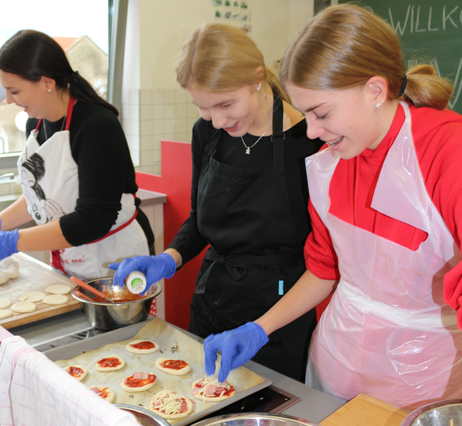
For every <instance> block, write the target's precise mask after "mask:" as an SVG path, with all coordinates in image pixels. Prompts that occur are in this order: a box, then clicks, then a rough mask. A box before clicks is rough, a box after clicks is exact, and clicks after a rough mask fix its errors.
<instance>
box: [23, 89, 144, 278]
mask: <svg viewBox="0 0 462 426" xmlns="http://www.w3.org/2000/svg"><path fill="white" fill-rule="evenodd" d="M72 108H73V99H72V98H71V100H70V102H69V108H68V112H67V116H66V127H65V130H62V131H60V132H56V133H54V134H53V136H51V137H50V138H49V139H47V140H46V141H45V142H44V143H43V144H42V145H40V144H39V143H38V142H37V139H36V135H37V132H38V130H37V129H36V130H35V131H33V132H31V134H30V135H29V138H28V139H27V142H26V145H25V147H24V150H23V151H22V153H21V156H20V157H19V160H18V169H19V176H20V179H21V186H22V189H23V193H24V197H25V199H26V203H27V210H28V212H29V214H30V215H31V217H32V219H33V220H34V221H35V223H36V224H37V225H43V224H45V223H48V222H51V221H54V220H57V219H59V218H60V217H61V216H63V215H65V214H69V213H72V212H73V211H74V210H75V207H76V204H77V199H78V198H79V175H78V166H77V163H76V162H75V160H74V158H73V157H72V152H71V144H70V138H69V126H70V122H71V117H72ZM39 125H40V123H39ZM41 125H42V126H43V125H44V123H42V124H41ZM96 184H97V183H96ZM120 203H121V210H120V211H119V214H118V217H117V221H116V223H115V224H114V225H113V226H112V228H111V231H116V232H115V233H113V234H111V235H109V234H108V236H107V237H103V239H101V240H98V241H97V242H94V243H89V244H84V245H81V246H77V247H70V248H66V249H62V250H59V251H57V253H56V254H57V257H58V261H60V264H59V265H55V264H53V266H55V267H57V268H58V269H60V270H62V271H63V272H64V273H66V274H68V275H75V276H76V277H78V278H80V279H87V280H89V279H94V278H101V277H105V276H108V275H109V269H108V266H109V263H112V262H120V261H122V260H123V259H125V258H126V257H130V256H137V255H148V254H149V249H148V243H147V239H146V235H145V234H144V232H143V230H142V228H141V226H140V225H139V223H138V222H137V221H136V220H133V219H134V216H135V213H136V206H135V201H134V197H133V194H122V197H121V200H120ZM130 221H131V222H130ZM128 222H130V223H129V224H128V225H127V226H125V227H124V225H126V224H127V223H128ZM119 229H120V230H119ZM111 231H110V232H111Z"/></svg>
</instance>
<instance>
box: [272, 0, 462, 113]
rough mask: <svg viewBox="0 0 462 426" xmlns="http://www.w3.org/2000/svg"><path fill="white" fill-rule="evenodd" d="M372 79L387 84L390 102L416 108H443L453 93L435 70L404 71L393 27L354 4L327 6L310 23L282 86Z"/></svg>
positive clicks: (343, 84)
mask: <svg viewBox="0 0 462 426" xmlns="http://www.w3.org/2000/svg"><path fill="white" fill-rule="evenodd" d="M373 76H381V77H383V78H385V79H386V80H387V82H388V98H389V99H397V98H400V97H401V96H402V97H403V98H404V99H406V100H407V101H409V102H410V103H412V104H414V105H415V106H417V107H421V106H429V107H433V108H437V109H444V108H446V107H447V105H448V102H449V99H450V97H451V94H452V91H453V88H452V85H451V83H450V82H449V81H448V80H446V79H443V78H440V77H438V76H437V73H436V70H435V69H434V68H433V67H432V66H431V65H417V66H415V67H413V68H411V69H410V70H408V71H407V72H405V70H404V67H403V56H402V52H401V47H400V45H399V41H398V37H397V36H396V33H395V31H394V30H393V28H392V27H391V26H390V25H388V24H387V23H386V22H385V21H384V20H382V19H381V18H379V17H378V16H377V15H375V14H373V13H372V12H369V11H367V10H366V9H363V8H361V7H359V6H355V5H352V4H342V5H339V6H330V7H327V8H326V9H324V10H323V11H322V12H320V13H319V14H318V15H316V16H315V17H314V18H312V19H311V20H310V21H308V22H307V24H305V26H304V27H303V28H302V29H301V31H300V32H299V33H298V35H297V36H296V38H295V39H294V40H293V41H292V43H291V45H290V46H289V47H288V49H287V51H286V53H285V55H284V57H283V59H282V61H281V66H280V78H281V82H282V83H283V84H286V83H287V82H291V83H293V84H295V85H297V86H300V87H304V88H307V89H312V90H335V89H349V88H353V87H358V86H360V85H363V84H365V83H366V82H367V81H368V80H369V78H371V77H373ZM405 78H406V79H407V84H406V87H405V90H404V93H403V94H401V93H400V91H401V88H402V86H403V81H404V79H405Z"/></svg>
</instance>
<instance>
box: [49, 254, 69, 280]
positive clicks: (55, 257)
mask: <svg viewBox="0 0 462 426" xmlns="http://www.w3.org/2000/svg"><path fill="white" fill-rule="evenodd" d="M50 265H51V266H52V267H53V268H55V269H57V270H58V271H61V272H62V273H63V274H65V275H68V274H67V273H66V271H65V270H64V268H63V264H62V262H61V256H60V255H59V250H51V259H50Z"/></svg>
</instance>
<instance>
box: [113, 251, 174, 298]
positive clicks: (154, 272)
mask: <svg viewBox="0 0 462 426" xmlns="http://www.w3.org/2000/svg"><path fill="white" fill-rule="evenodd" d="M109 268H110V269H114V270H116V273H115V275H114V278H113V283H114V285H117V286H120V287H123V286H124V285H125V280H126V278H127V277H128V276H129V275H130V273H131V272H133V271H140V272H142V273H143V274H144V275H145V276H146V289H145V290H144V291H143V292H142V293H140V295H141V296H143V295H144V294H146V292H147V291H148V290H149V288H150V287H151V286H152V285H153V284H154V283H156V282H157V281H160V280H161V279H162V278H171V277H173V275H174V274H175V271H176V262H175V260H174V259H173V257H172V256H170V255H169V254H167V253H161V254H159V255H158V256H138V257H131V258H128V259H125V260H124V261H123V262H122V263H111V264H110V265H109Z"/></svg>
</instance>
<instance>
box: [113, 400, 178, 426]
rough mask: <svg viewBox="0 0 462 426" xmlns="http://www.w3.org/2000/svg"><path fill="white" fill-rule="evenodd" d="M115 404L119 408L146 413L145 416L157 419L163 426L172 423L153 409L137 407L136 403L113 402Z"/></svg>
mask: <svg viewBox="0 0 462 426" xmlns="http://www.w3.org/2000/svg"><path fill="white" fill-rule="evenodd" d="M113 405H114V406H116V407H118V408H126V409H127V410H131V411H138V412H140V413H141V414H144V415H145V416H148V417H150V418H151V419H152V420H155V421H156V422H159V423H160V424H161V425H162V426H171V425H170V423H168V422H167V420H165V419H163V418H162V417H160V416H159V415H157V414H156V413H153V412H152V411H149V410H148V409H146V408H143V407H137V406H135V405H129V404H113Z"/></svg>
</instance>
